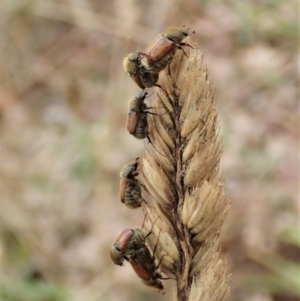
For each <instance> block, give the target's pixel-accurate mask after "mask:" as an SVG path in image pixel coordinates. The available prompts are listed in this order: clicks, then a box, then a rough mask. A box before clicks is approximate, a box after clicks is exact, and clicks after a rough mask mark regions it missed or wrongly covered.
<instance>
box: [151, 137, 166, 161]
mask: <svg viewBox="0 0 300 301" xmlns="http://www.w3.org/2000/svg"><path fill="white" fill-rule="evenodd" d="M146 137H147V139H148V142H149V143H151V144H152V146H153V148H154V149H155V150H156V151H157V152H158V153H159V154H161V155H162V156H164V157H165V155H164V154H162V153H161V152H160V151H159V150H158V149H157V148H156V147H155V146H154V144H153V142H152V141H151V139H150V137H149V133H147V136H146Z"/></svg>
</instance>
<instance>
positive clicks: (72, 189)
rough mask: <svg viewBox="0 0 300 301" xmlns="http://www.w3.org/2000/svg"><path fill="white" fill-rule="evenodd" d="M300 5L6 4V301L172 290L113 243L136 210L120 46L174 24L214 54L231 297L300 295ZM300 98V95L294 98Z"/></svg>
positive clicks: (2, 182)
mask: <svg viewBox="0 0 300 301" xmlns="http://www.w3.org/2000/svg"><path fill="white" fill-rule="evenodd" d="M297 8H298V7H297V1H296V0H290V1H279V0H252V1H250V0H245V1H238V0H227V1H217V0H212V1H196V0H187V1H179V0H177V1H158V0H154V1H146V0H145V1H137V0H114V1H103V0H97V1H96V0H72V1H71V0H60V1H59V0H2V1H1V2H0V158H1V160H0V206H1V211H0V301H27V300H28V301H69V300H72V301H76V300H78V301H79V300H80V301H82V300H86V301H96V300H106V301H108V300H144V301H146V300H153V298H156V300H170V296H171V295H172V283H171V282H172V281H171V280H170V281H165V283H166V286H167V288H168V293H167V294H166V295H165V296H162V295H159V294H158V293H157V292H156V291H154V290H151V289H149V288H147V287H145V286H144V285H143V284H142V283H141V282H140V280H139V279H137V277H136V276H135V275H134V273H133V271H131V269H130V267H129V266H127V267H125V268H122V269H120V268H118V267H115V266H113V264H112V263H111V262H110V260H109V257H108V250H109V248H110V246H111V244H112V243H113V241H114V240H115V238H116V237H117V235H118V234H119V233H120V232H121V231H122V230H123V229H124V228H125V227H133V226H138V225H141V223H142V214H141V212H139V210H136V211H129V210H128V209H127V208H123V206H121V205H120V204H119V202H118V185H119V175H118V174H119V171H120V169H121V167H122V166H123V165H124V164H126V163H127V162H128V161H130V160H132V159H133V158H136V157H137V156H138V155H140V154H141V153H142V152H143V148H144V146H143V142H141V141H137V140H135V139H134V138H133V137H131V136H130V135H128V134H127V133H126V129H125V122H126V110H127V102H128V99H129V98H130V97H132V96H133V95H135V94H136V93H138V92H139V89H138V87H136V86H135V84H134V83H133V82H132V81H131V80H130V79H129V78H128V76H127V75H126V74H125V72H124V71H123V69H122V59H123V57H124V56H125V55H126V54H127V53H128V52H130V51H132V50H137V49H139V50H143V49H145V48H146V46H147V44H148V43H150V41H151V40H152V39H153V38H154V37H155V36H156V35H157V34H158V33H160V32H162V31H163V30H164V29H165V28H166V27H168V26H170V25H178V26H181V25H183V24H185V25H187V26H188V27H189V28H191V29H192V30H195V31H196V35H194V39H196V40H197V41H198V44H199V48H200V49H201V50H203V51H205V53H206V63H207V65H208V69H209V71H210V76H211V78H212V80H213V81H214V84H215V88H216V94H217V98H218V100H219V110H220V119H221V134H222V137H223V140H224V144H225V148H224V155H223V159H222V168H223V170H224V173H225V175H226V178H227V183H228V188H229V191H230V198H231V201H232V207H231V210H230V213H229V216H228V218H227V221H226V224H225V226H224V230H223V238H222V239H223V246H224V251H225V252H229V256H230V264H231V270H232V274H233V275H232V296H231V298H232V300H233V301H235V300H236V301H237V300H246V301H247V300H249V301H250V300H251V301H252V300H256V301H271V300H274V301H283V300H284V301H295V300H300V293H299V278H300V277H299V270H300V266H299V262H300V239H299V231H298V230H299V229H298V227H299V204H298V203H297V202H298V198H299V187H298V185H299V165H298V160H297V151H298V138H299V132H298V130H299V127H298V126H297V125H299V124H297V119H298V118H299V116H298V115H297V113H298V112H297V111H298V110H299V107H298V106H299V103H298V102H297V100H298V99H299V88H297V81H298V78H299V74H298V72H299V70H298V68H299V65H298V63H299V27H298V26H299V24H298V18H297V17H298V16H297V11H298V10H297ZM297 98H298V99H297Z"/></svg>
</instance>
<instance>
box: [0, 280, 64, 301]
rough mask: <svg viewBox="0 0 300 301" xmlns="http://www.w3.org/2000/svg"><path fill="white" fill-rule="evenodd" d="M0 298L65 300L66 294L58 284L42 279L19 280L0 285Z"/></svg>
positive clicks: (29, 300) (20, 300) (9, 300)
mask: <svg viewBox="0 0 300 301" xmlns="http://www.w3.org/2000/svg"><path fill="white" fill-rule="evenodd" d="M0 298H1V300H3V301H41V300H45V301H46V300H47V301H65V300H69V299H68V295H67V294H66V292H65V291H64V289H62V288H61V287H59V286H56V285H54V284H50V283H45V282H43V281H34V280H28V281H21V282H17V281H14V283H8V284H7V285H3V283H2V284H1V286H0Z"/></svg>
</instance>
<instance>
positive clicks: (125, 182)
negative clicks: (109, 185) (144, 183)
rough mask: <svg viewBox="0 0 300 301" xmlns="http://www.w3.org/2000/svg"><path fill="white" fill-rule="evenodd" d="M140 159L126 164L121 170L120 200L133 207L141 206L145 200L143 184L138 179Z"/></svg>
mask: <svg viewBox="0 0 300 301" xmlns="http://www.w3.org/2000/svg"><path fill="white" fill-rule="evenodd" d="M138 159H139V158H137V159H136V160H135V161H132V162H130V163H128V164H127V165H125V166H124V167H123V168H122V170H121V172H120V177H121V180H120V191H119V194H120V200H121V202H122V203H123V204H125V205H126V206H127V207H129V208H132V209H134V208H138V207H141V203H142V201H143V199H142V196H141V195H142V190H141V184H140V182H139V180H137V179H136V176H137V175H138V172H137V168H138Z"/></svg>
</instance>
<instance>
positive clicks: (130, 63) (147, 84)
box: [123, 52, 161, 89]
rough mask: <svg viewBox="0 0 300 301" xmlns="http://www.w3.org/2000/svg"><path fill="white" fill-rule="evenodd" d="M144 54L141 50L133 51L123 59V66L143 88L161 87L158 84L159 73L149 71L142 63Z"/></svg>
mask: <svg viewBox="0 0 300 301" xmlns="http://www.w3.org/2000/svg"><path fill="white" fill-rule="evenodd" d="M143 56H144V55H143V54H142V53H141V52H131V53H129V54H128V55H127V56H126V57H125V58H124V60H123V68H124V70H125V71H126V72H127V73H128V74H129V75H130V77H131V78H132V80H133V81H134V82H135V83H136V84H137V85H138V86H139V87H140V88H141V89H145V88H151V87H154V86H156V87H160V88H161V86H160V85H158V84H156V83H157V81H158V73H154V72H148V70H146V68H145V66H142V65H141V59H142V57H143Z"/></svg>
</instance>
